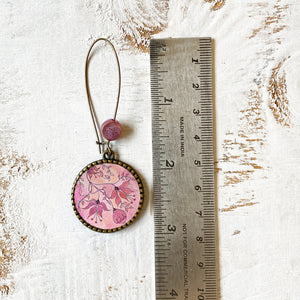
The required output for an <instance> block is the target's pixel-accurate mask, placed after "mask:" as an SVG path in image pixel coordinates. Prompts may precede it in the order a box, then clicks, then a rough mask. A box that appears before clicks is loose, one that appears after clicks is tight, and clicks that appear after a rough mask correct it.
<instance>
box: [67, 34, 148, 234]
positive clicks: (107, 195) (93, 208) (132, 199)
mask: <svg viewBox="0 0 300 300" xmlns="http://www.w3.org/2000/svg"><path fill="white" fill-rule="evenodd" d="M98 41H105V42H107V43H108V44H109V45H110V46H111V47H112V49H113V51H114V54H115V57H116V61H117V65H118V71H119V89H118V96H117V102H116V108H115V113H114V117H113V119H109V120H107V121H105V122H104V123H103V124H102V125H101V128H100V130H99V128H98V126H97V122H96V113H95V110H94V106H93V102H92V98H91V95H90V90H89V81H88V65H89V57H90V53H91V51H92V48H93V46H94V45H95V44H96V43H97V42H98ZM85 84H86V92H87V99H88V104H89V108H90V113H91V117H92V120H93V125H94V128H95V132H96V136H97V141H96V143H97V144H98V146H99V152H100V154H102V153H103V157H102V159H100V160H97V161H94V162H92V163H90V164H88V165H87V166H86V167H84V168H83V169H82V170H81V171H80V172H79V174H78V175H77V177H76V178H75V181H74V184H73V187H72V205H73V209H74V211H75V214H76V215H77V217H78V219H79V220H80V221H81V222H82V223H83V224H84V225H85V226H87V227H88V228H90V229H92V230H94V231H97V232H115V231H119V230H121V229H123V228H125V227H127V226H128V225H130V224H131V223H132V222H133V221H134V220H135V218H136V217H137V215H138V213H139V212H140V210H141V208H142V204H143V199H144V190H143V184H142V181H141V179H140V177H139V175H138V174H137V172H136V171H135V170H134V169H133V168H132V167H131V166H129V165H128V164H126V163H124V162H122V161H120V160H117V159H115V154H114V152H113V151H112V149H111V147H110V142H111V141H115V140H117V139H118V138H119V137H120V135H121V132H122V126H121V124H120V123H119V122H118V121H117V120H116V115H117V111H118V105H119V98H120V90H121V71H120V63H119V59H118V55H117V52H116V50H115V48H114V46H113V44H112V43H111V42H110V41H109V40H107V39H105V38H99V39H97V40H95V41H94V42H93V44H92V45H91V47H90V49H89V51H88V54H87V57H86V64H85Z"/></svg>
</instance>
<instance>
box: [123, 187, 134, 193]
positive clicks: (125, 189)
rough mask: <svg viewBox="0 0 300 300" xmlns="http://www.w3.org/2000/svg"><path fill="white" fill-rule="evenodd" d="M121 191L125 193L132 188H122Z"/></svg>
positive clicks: (129, 191) (130, 191)
mask: <svg viewBox="0 0 300 300" xmlns="http://www.w3.org/2000/svg"><path fill="white" fill-rule="evenodd" d="M122 191H123V192H124V193H126V194H130V193H132V190H131V189H129V188H123V189H122Z"/></svg>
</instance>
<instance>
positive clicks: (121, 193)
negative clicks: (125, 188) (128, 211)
mask: <svg viewBox="0 0 300 300" xmlns="http://www.w3.org/2000/svg"><path fill="white" fill-rule="evenodd" d="M119 195H120V196H121V198H123V199H127V196H126V194H125V193H123V192H122V191H121V190H119Z"/></svg>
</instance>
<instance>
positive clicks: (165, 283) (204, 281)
mask: <svg viewBox="0 0 300 300" xmlns="http://www.w3.org/2000/svg"><path fill="white" fill-rule="evenodd" d="M150 62H151V98H152V135H153V180H154V181H153V198H154V205H153V207H154V220H155V272H156V273H155V278H156V299H179V300H186V299H198V300H212V299H217V273H216V263H217V262H216V231H215V200H214V150H213V149H214V148H213V141H214V138H213V103H212V96H213V90H212V41H211V39H210V38H187V39H186V38H182V39H153V40H151V42H150Z"/></svg>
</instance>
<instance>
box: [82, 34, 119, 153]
mask: <svg viewBox="0 0 300 300" xmlns="http://www.w3.org/2000/svg"><path fill="white" fill-rule="evenodd" d="M99 41H104V42H106V43H108V44H109V45H110V46H111V47H112V49H113V51H114V54H115V57H116V60H117V65H118V73H119V88H118V95H117V102H116V108H115V113H114V118H113V120H116V116H117V112H118V107H119V100H120V92H121V69H120V62H119V58H118V55H117V52H116V49H115V47H114V45H113V44H112V43H111V41H109V40H108V39H106V38H98V39H96V40H95V41H94V42H93V43H92V45H91V46H90V48H89V51H88V53H87V56H86V60H85V88H86V95H87V99H88V104H89V108H90V113H91V117H92V120H93V125H94V128H95V132H96V136H97V141H96V143H97V144H98V145H99V152H100V154H101V153H102V151H101V146H103V144H104V143H103V142H101V141H102V139H103V138H102V135H101V131H100V130H99V128H98V127H97V123H96V119H97V117H96V112H95V108H94V105H93V101H92V97H91V92H90V86H89V77H88V68H89V58H90V53H91V51H92V49H93V47H94V45H95V44H96V43H97V42H99ZM109 142H110V141H107V148H108V149H110V151H112V150H111V148H110V147H109Z"/></svg>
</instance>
